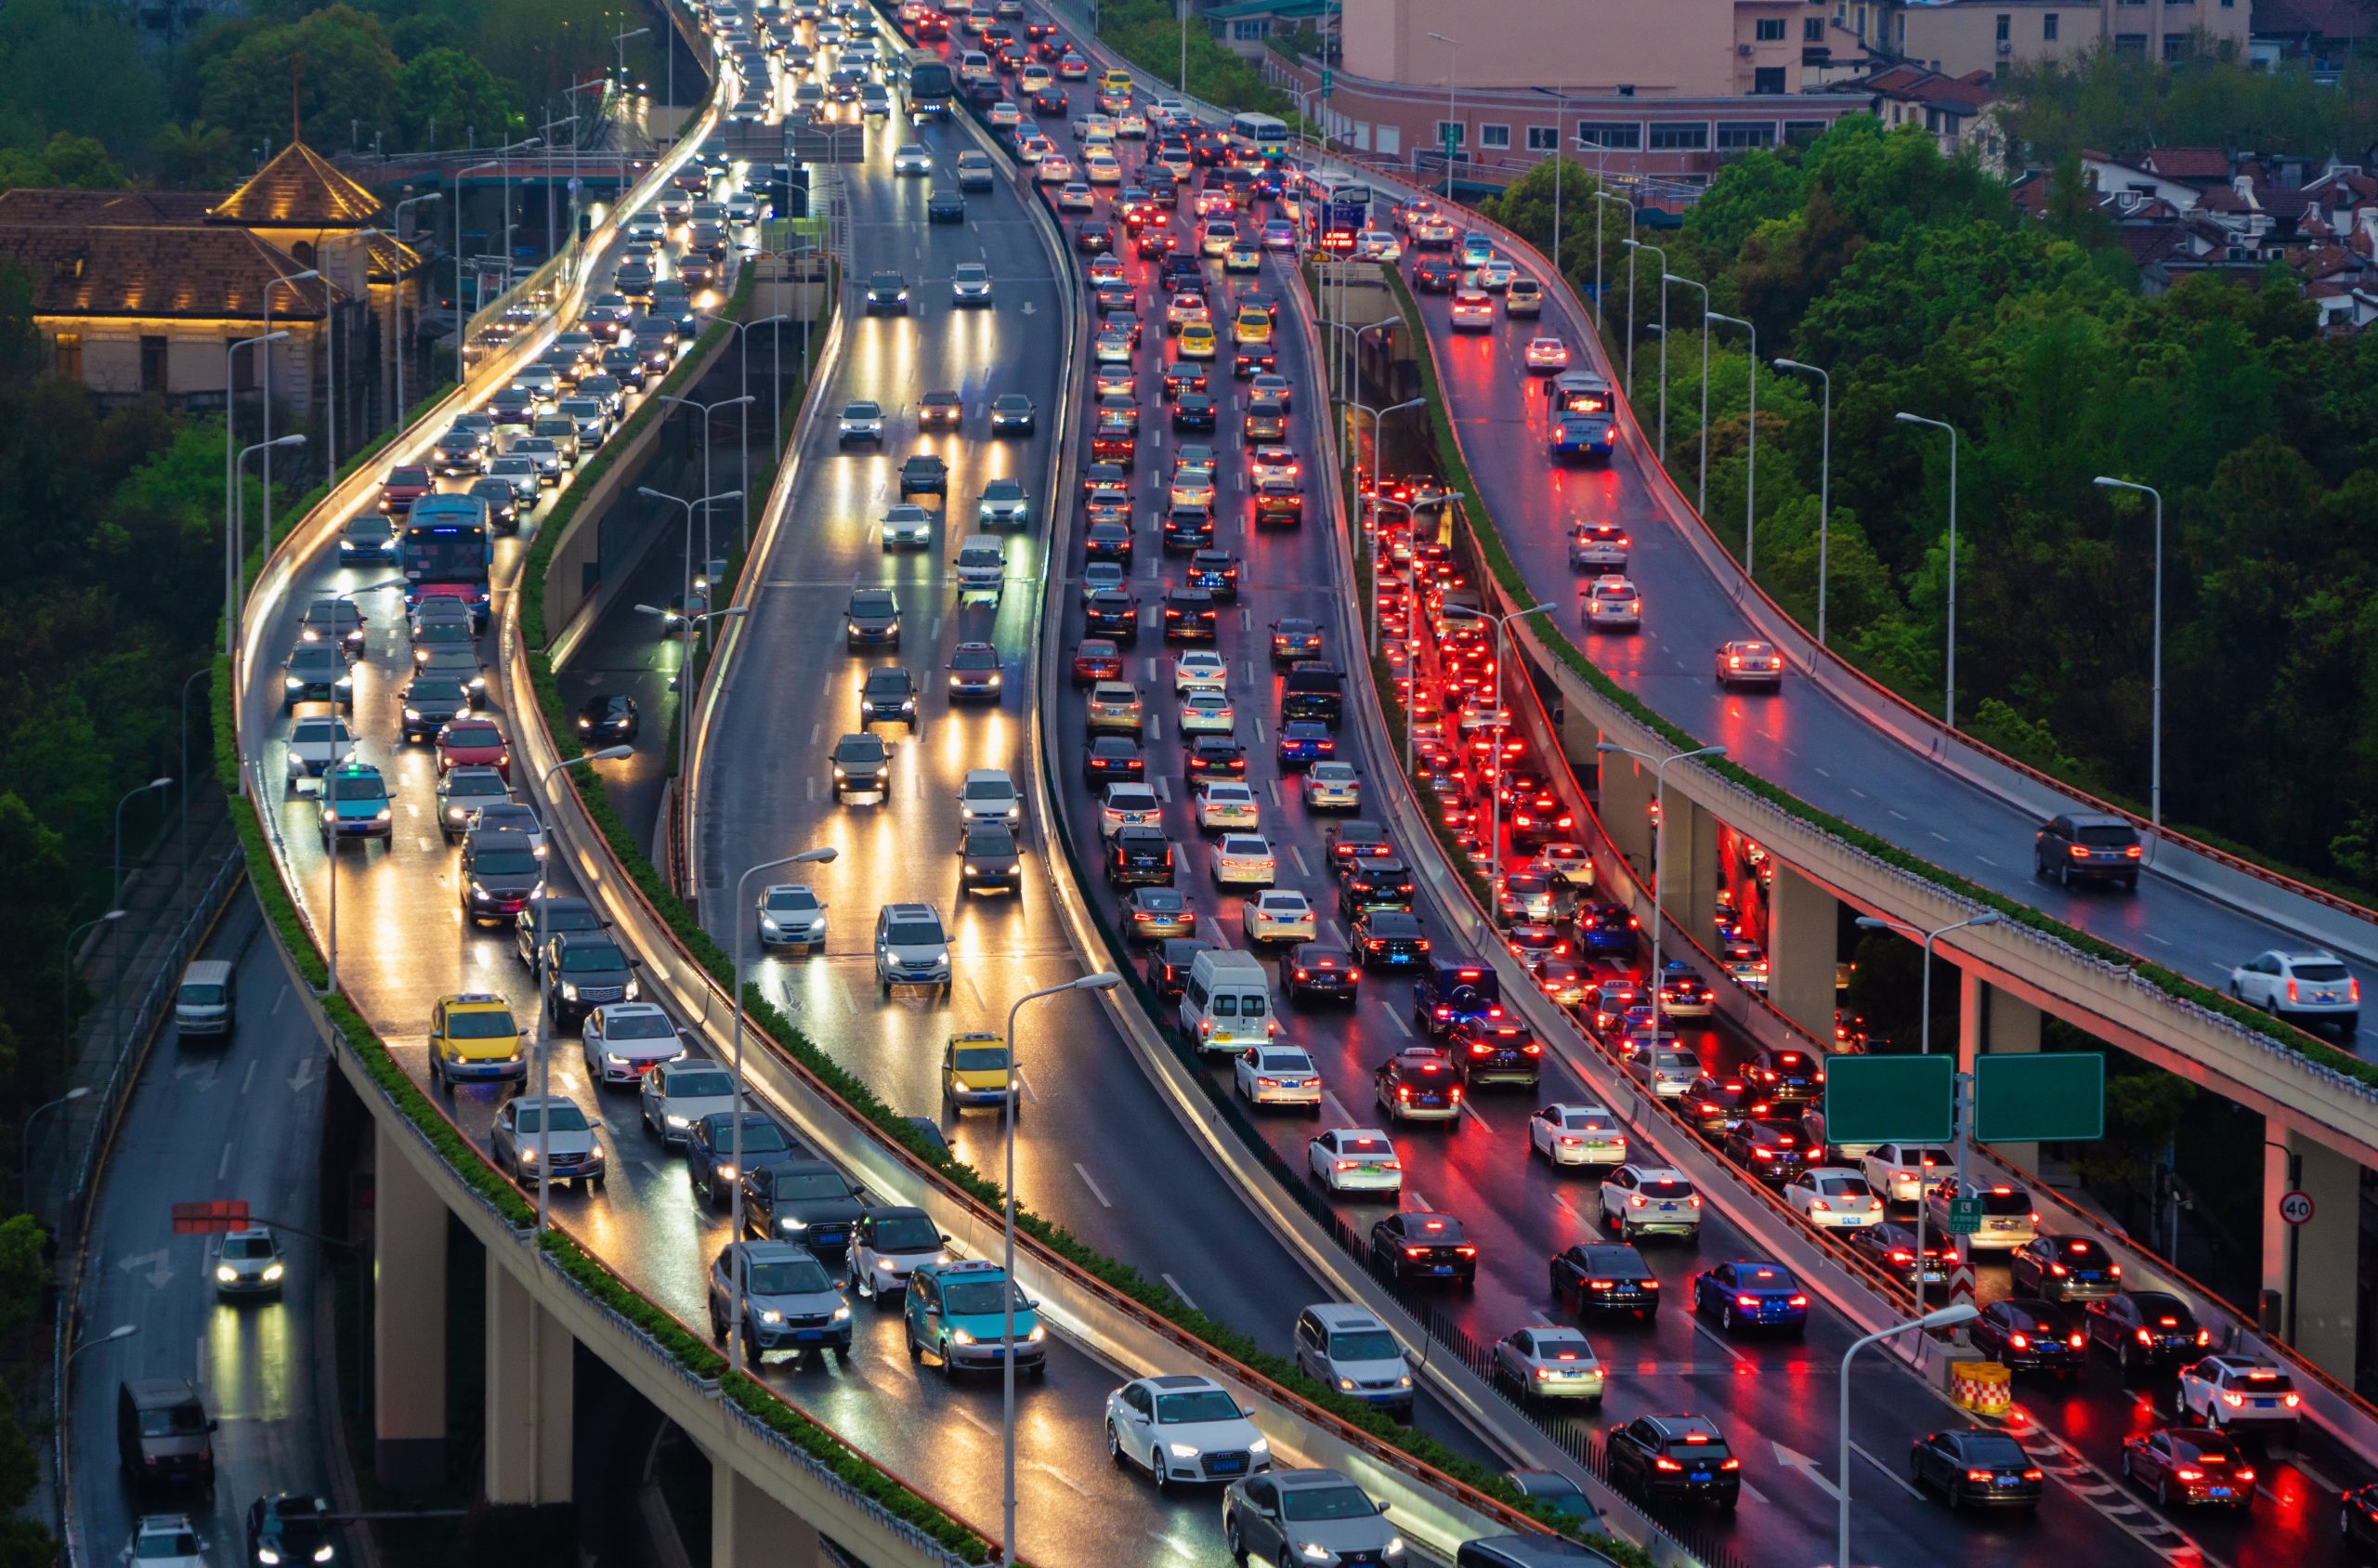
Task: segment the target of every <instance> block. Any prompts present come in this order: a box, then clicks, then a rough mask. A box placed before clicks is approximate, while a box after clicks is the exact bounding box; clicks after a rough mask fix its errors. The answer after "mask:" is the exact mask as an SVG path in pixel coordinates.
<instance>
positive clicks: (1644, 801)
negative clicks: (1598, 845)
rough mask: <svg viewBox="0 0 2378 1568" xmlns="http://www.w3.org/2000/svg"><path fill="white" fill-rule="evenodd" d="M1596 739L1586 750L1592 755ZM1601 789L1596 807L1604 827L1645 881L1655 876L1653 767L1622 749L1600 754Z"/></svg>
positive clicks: (1649, 880) (1604, 830)
mask: <svg viewBox="0 0 2378 1568" xmlns="http://www.w3.org/2000/svg"><path fill="white" fill-rule="evenodd" d="M1593 744H1594V743H1593V742H1592V741H1588V742H1587V745H1586V751H1585V754H1586V755H1587V756H1588V757H1592V756H1593V755H1594V754H1595V753H1594V751H1593ZM1595 809H1596V810H1598V811H1600V812H1601V826H1602V831H1603V832H1605V833H1608V834H1609V835H1610V842H1611V843H1613V844H1614V845H1615V846H1616V847H1617V850H1618V853H1619V855H1620V856H1623V857H1624V858H1625V859H1626V861H1627V864H1628V865H1630V866H1632V867H1634V868H1635V869H1636V872H1637V874H1638V875H1640V877H1641V878H1642V879H1643V881H1644V882H1646V883H1649V882H1651V880H1652V770H1651V769H1650V768H1648V767H1646V766H1644V765H1643V764H1641V763H1639V762H1637V761H1636V760H1635V759H1634V758H1632V757H1630V756H1627V755H1626V754H1625V753H1623V752H1619V751H1605V752H1602V753H1601V794H1600V799H1599V800H1598V801H1597V802H1596V804H1595Z"/></svg>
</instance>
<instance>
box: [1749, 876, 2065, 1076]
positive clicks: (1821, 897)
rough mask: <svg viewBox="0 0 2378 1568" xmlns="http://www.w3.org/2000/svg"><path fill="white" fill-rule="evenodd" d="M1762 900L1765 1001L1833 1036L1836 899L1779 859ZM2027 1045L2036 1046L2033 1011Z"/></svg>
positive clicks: (1838, 946)
mask: <svg viewBox="0 0 2378 1568" xmlns="http://www.w3.org/2000/svg"><path fill="white" fill-rule="evenodd" d="M1770 863H1771V864H1772V865H1773V866H1774V868H1775V880H1774V882H1773V883H1772V884H1771V885H1770V887H1769V889H1768V901H1767V1000H1768V1001H1769V1003H1770V1005H1772V1006H1773V1007H1774V1009H1775V1010H1776V1011H1777V1012H1778V1013H1782V1014H1783V1016H1784V1017H1786V1018H1789V1019H1790V1020H1792V1022H1793V1023H1795V1024H1797V1025H1798V1026H1800V1027H1802V1028H1804V1029H1806V1030H1808V1031H1809V1033H1810V1034H1812V1035H1814V1036H1816V1038H1817V1039H1821V1040H1824V1039H1832V1038H1833V1008H1834V986H1833V976H1834V967H1835V965H1836V964H1837V963H1838V962H1839V961H1840V959H1841V902H1840V900H1838V899H1836V897H1834V895H1832V894H1830V893H1827V892H1826V891H1825V890H1824V889H1823V888H1822V887H1820V886H1818V885H1817V884H1816V883H1815V882H1810V880H1809V879H1808V878H1807V877H1804V876H1802V875H1801V874H1800V873H1799V872H1798V871H1797V870H1796V869H1793V868H1792V867H1790V866H1786V865H1784V864H1783V862H1782V861H1781V860H1776V861H1772V862H1770ZM2032 1016H2033V1027H2032V1040H2033V1046H2032V1049H2034V1050H2036V1049H2038V1044H2037V1041H2038V1026H2037V1017H2038V1015H2037V1014H2036V1013H2034V1014H2033V1015H2032Z"/></svg>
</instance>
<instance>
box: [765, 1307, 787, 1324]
mask: <svg viewBox="0 0 2378 1568" xmlns="http://www.w3.org/2000/svg"><path fill="white" fill-rule="evenodd" d="M760 1321H761V1322H762V1323H782V1322H783V1321H784V1313H780V1312H778V1311H777V1310H776V1308H774V1307H762V1308H761V1309H760Z"/></svg>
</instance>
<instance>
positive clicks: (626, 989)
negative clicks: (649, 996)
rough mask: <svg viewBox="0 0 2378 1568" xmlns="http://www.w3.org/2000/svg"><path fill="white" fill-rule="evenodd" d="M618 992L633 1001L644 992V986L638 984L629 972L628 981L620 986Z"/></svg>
mask: <svg viewBox="0 0 2378 1568" xmlns="http://www.w3.org/2000/svg"><path fill="white" fill-rule="evenodd" d="M620 994H621V996H622V997H625V998H626V999H627V1000H630V1001H634V1000H636V998H638V997H640V996H642V995H643V994H644V987H642V986H640V985H638V984H637V983H636V978H635V976H634V975H633V974H631V975H629V976H628V983H627V984H626V985H625V986H622V987H620Z"/></svg>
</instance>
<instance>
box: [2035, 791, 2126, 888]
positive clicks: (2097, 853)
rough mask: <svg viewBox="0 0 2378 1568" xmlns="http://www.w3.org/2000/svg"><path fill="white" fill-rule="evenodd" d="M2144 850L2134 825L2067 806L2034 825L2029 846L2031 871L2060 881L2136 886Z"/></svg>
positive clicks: (2061, 885) (2067, 884)
mask: <svg viewBox="0 0 2378 1568" xmlns="http://www.w3.org/2000/svg"><path fill="white" fill-rule="evenodd" d="M2146 857H2147V851H2146V849H2145V848H2144V847H2142V846H2141V845H2140V843H2139V842H2138V830H2136V829H2135V828H2133V827H2132V826H2131V825H2130V824H2129V822H2127V821H2125V820H2124V819H2123V818H2122V817H2101V816H2096V815H2092V814H2087V813H2083V812H2074V811H2068V812H2066V813H2065V814H2064V815H2063V816H2061V817H2050V818H2049V819H2048V820H2047V821H2045V822H2044V823H2042V824H2041V825H2040V831H2039V837H2038V838H2037V839H2036V840H2034V841H2033V843H2032V875H2034V876H2040V877H2045V878H2047V879H2049V880H2050V881H2052V882H2056V883H2057V884H2058V886H2060V887H2071V885H2072V884H2073V883H2074V882H2113V883H2115V884H2116V885H2118V886H2119V887H2121V889H2122V890H2123V892H2124V893H2131V892H2135V891H2136V889H2137V887H2138V868H2139V866H2140V864H2141V862H2143V861H2144V860H2145V859H2146Z"/></svg>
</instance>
